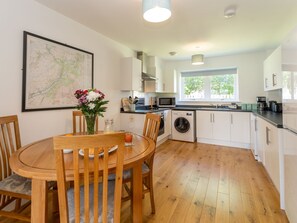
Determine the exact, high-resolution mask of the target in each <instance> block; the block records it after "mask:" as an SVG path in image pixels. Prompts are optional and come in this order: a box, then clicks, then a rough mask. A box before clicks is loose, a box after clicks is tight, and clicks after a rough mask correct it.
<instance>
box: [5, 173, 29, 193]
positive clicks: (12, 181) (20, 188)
mask: <svg viewBox="0 0 297 223" xmlns="http://www.w3.org/2000/svg"><path fill="white" fill-rule="evenodd" d="M0 193H1V194H7V195H11V194H15V193H16V194H23V195H24V199H30V197H31V180H30V179H28V178H25V177H22V176H19V175H17V174H12V175H10V176H8V177H6V178H5V179H3V180H2V181H0ZM26 195H27V196H26Z"/></svg>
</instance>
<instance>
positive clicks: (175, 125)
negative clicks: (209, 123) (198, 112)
mask: <svg viewBox="0 0 297 223" xmlns="http://www.w3.org/2000/svg"><path fill="white" fill-rule="evenodd" d="M171 120H172V125H171V128H172V129H171V134H172V139H173V140H181V141H187V142H195V141H196V128H195V111H180V110H172V117H171Z"/></svg>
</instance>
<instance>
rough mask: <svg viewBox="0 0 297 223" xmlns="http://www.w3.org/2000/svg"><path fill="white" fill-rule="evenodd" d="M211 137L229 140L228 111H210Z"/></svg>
mask: <svg viewBox="0 0 297 223" xmlns="http://www.w3.org/2000/svg"><path fill="white" fill-rule="evenodd" d="M212 114H213V116H212V124H213V138H214V139H216V140H226V141H229V140H230V114H229V112H219V111H215V112H212Z"/></svg>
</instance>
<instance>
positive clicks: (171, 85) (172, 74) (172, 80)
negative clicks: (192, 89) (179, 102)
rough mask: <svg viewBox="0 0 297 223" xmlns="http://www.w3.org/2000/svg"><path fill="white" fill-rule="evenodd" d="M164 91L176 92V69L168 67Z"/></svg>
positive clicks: (164, 76)
mask: <svg viewBox="0 0 297 223" xmlns="http://www.w3.org/2000/svg"><path fill="white" fill-rule="evenodd" d="M163 92H165V93H176V71H175V70H174V69H166V70H165V73H164V75H163Z"/></svg>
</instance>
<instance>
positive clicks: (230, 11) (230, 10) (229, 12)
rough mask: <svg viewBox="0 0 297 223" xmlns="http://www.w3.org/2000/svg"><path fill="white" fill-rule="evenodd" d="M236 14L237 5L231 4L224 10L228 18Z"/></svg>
mask: <svg viewBox="0 0 297 223" xmlns="http://www.w3.org/2000/svg"><path fill="white" fill-rule="evenodd" d="M235 15H236V7H235V6H230V7H229V8H226V9H225V11H224V17H225V18H226V19H230V18H232V17H233V16H235Z"/></svg>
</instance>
